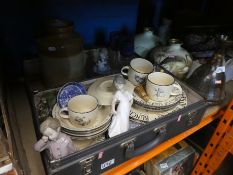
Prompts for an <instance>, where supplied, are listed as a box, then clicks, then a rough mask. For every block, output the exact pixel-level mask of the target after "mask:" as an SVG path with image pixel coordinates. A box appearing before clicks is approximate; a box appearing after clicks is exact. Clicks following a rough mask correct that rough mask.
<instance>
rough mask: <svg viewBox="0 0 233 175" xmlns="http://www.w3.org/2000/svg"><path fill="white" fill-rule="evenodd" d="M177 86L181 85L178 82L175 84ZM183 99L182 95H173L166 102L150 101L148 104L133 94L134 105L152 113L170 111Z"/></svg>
mask: <svg viewBox="0 0 233 175" xmlns="http://www.w3.org/2000/svg"><path fill="white" fill-rule="evenodd" d="M175 84H177V85H179V84H178V83H177V82H175ZM179 86H180V85H179ZM183 93H184V92H183ZM181 98H182V94H179V95H171V96H170V97H169V99H167V100H164V101H154V100H151V99H149V101H147V102H146V101H144V100H143V99H142V98H141V97H139V96H138V94H136V93H135V92H134V93H133V99H134V104H136V105H138V106H140V107H143V108H145V109H147V110H152V111H158V110H166V109H169V108H171V107H173V106H174V105H176V104H177V103H178V102H179V101H180V100H181Z"/></svg>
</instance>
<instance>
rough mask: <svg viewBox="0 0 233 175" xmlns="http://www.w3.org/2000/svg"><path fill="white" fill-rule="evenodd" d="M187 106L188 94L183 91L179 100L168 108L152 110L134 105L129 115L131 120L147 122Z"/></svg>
mask: <svg viewBox="0 0 233 175" xmlns="http://www.w3.org/2000/svg"><path fill="white" fill-rule="evenodd" d="M186 106H187V96H186V94H185V92H184V91H183V93H182V95H181V99H180V100H179V102H178V103H177V104H176V105H175V106H173V107H172V108H170V109H168V110H164V111H151V110H147V109H145V108H139V107H138V106H135V105H133V106H132V108H131V111H130V116H129V117H130V120H132V121H135V122H139V123H147V122H150V121H153V120H155V119H158V118H160V117H163V116H165V115H168V114H170V113H172V112H175V111H177V110H179V109H182V108H184V107H186Z"/></svg>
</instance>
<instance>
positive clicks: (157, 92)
mask: <svg viewBox="0 0 233 175" xmlns="http://www.w3.org/2000/svg"><path fill="white" fill-rule="evenodd" d="M146 92H147V94H148V96H149V98H150V99H152V100H155V101H165V100H167V99H169V97H170V96H171V95H179V94H181V93H182V88H181V87H180V86H179V85H177V84H175V79H174V78H173V77H172V76H171V75H169V74H167V73H163V72H153V73H151V74H149V75H148V77H147V81H146Z"/></svg>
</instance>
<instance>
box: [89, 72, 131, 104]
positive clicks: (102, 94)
mask: <svg viewBox="0 0 233 175" xmlns="http://www.w3.org/2000/svg"><path fill="white" fill-rule="evenodd" d="M113 79H114V76H112V77H103V78H101V79H99V80H96V81H95V82H94V83H93V84H91V86H90V87H89V88H88V91H87V94H89V95H92V96H94V97H96V98H97V99H98V103H99V104H100V105H104V106H106V105H111V103H112V97H113V95H114V93H115V92H116V89H115V87H114V85H113ZM125 81H126V84H125V86H124V88H123V89H124V90H125V91H128V92H129V93H132V94H133V91H134V88H135V86H134V85H133V84H132V83H131V82H129V81H128V80H125Z"/></svg>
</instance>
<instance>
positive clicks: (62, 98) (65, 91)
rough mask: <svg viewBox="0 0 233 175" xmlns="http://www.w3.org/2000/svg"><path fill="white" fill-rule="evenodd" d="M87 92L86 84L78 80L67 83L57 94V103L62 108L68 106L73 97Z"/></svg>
mask: <svg viewBox="0 0 233 175" xmlns="http://www.w3.org/2000/svg"><path fill="white" fill-rule="evenodd" d="M86 93H87V91H86V89H85V86H84V85H82V84H80V83H77V82H70V83H67V84H65V85H64V86H62V87H61V89H60V90H59V92H58V94H57V103H58V105H59V107H60V108H64V107H67V104H68V102H69V100H70V99H71V98H72V97H75V96H77V95H82V94H86Z"/></svg>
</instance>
